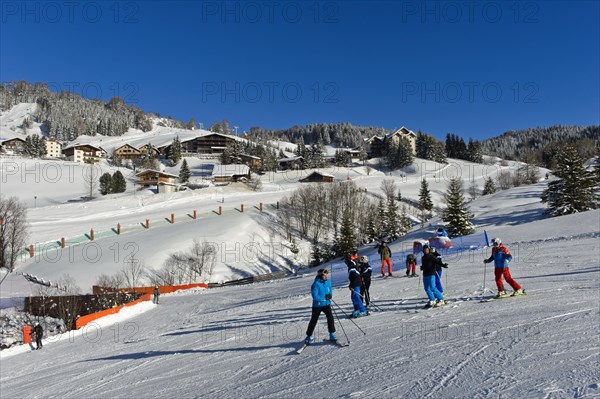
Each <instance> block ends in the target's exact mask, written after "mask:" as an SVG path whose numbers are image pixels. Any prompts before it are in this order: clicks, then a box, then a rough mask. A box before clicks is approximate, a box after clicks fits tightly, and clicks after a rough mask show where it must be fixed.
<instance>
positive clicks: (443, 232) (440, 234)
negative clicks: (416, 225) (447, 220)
mask: <svg viewBox="0 0 600 399" xmlns="http://www.w3.org/2000/svg"><path fill="white" fill-rule="evenodd" d="M437 235H438V237H448V232H447V231H446V229H444V228H443V227H439V228H438V229H437Z"/></svg>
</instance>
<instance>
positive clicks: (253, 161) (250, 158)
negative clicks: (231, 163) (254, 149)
mask: <svg viewBox="0 0 600 399" xmlns="http://www.w3.org/2000/svg"><path fill="white" fill-rule="evenodd" d="M240 161H242V163H243V164H244V165H248V166H249V167H250V169H252V170H258V169H260V166H261V164H262V160H261V159H260V157H255V156H254V155H248V154H240Z"/></svg>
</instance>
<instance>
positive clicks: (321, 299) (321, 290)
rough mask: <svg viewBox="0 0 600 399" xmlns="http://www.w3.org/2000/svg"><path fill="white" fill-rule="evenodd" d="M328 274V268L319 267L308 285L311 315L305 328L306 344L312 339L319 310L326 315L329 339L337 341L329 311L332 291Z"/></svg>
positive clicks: (319, 313)
mask: <svg viewBox="0 0 600 399" xmlns="http://www.w3.org/2000/svg"><path fill="white" fill-rule="evenodd" d="M328 275H329V270H327V269H319V271H317V277H315V281H314V282H313V283H312V285H311V287H310V293H311V295H312V298H313V303H312V316H311V318H310V322H309V323H308V328H307V329H306V339H305V340H304V342H305V343H306V344H310V343H311V342H312V341H313V340H314V337H313V332H314V330H315V327H316V325H317V321H319V316H320V315H321V312H323V313H325V317H327V329H328V330H329V340H331V341H337V338H336V336H335V323H334V320H333V313H332V312H331V295H332V292H333V291H332V288H331V282H329V280H328V279H327V277H328Z"/></svg>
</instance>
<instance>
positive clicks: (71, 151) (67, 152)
mask: <svg viewBox="0 0 600 399" xmlns="http://www.w3.org/2000/svg"><path fill="white" fill-rule="evenodd" d="M63 155H64V156H65V157H66V159H67V161H74V162H83V163H96V162H98V161H99V160H100V159H101V158H106V151H104V149H103V148H102V147H96V146H93V145H91V144H77V143H76V144H72V145H69V146H67V147H65V148H63Z"/></svg>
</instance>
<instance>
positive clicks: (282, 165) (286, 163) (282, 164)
mask: <svg viewBox="0 0 600 399" xmlns="http://www.w3.org/2000/svg"><path fill="white" fill-rule="evenodd" d="M303 159H304V158H303V157H290V158H281V159H278V160H277V163H278V164H279V169H281V170H288V169H299V168H300V164H301V163H302V160H303Z"/></svg>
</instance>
